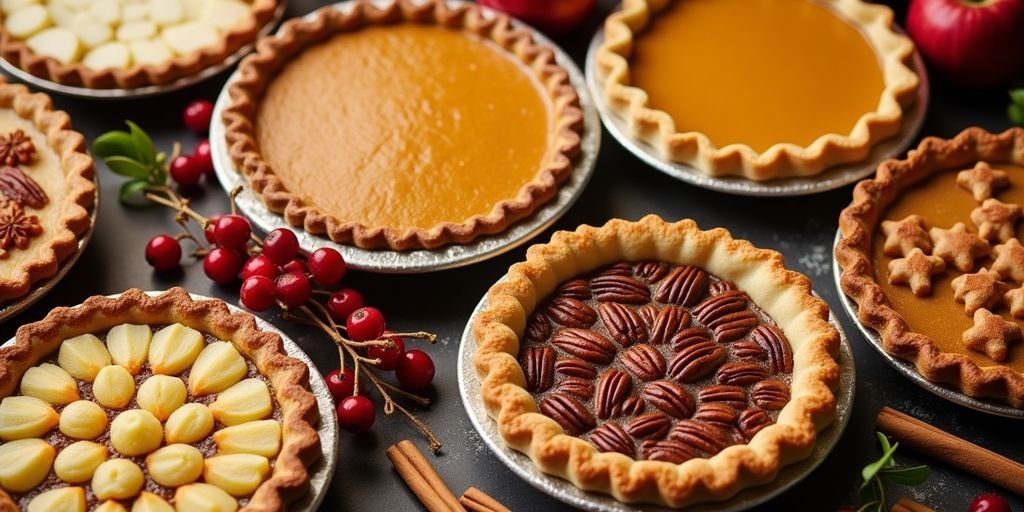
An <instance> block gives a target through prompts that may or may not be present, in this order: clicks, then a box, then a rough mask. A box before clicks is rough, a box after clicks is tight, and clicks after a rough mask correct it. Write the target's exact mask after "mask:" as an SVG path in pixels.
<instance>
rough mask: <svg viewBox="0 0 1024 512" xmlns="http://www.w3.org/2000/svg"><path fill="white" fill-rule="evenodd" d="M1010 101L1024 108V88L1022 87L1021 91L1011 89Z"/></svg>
mask: <svg viewBox="0 0 1024 512" xmlns="http://www.w3.org/2000/svg"><path fill="white" fill-rule="evenodd" d="M1010 99H1011V100H1013V102H1014V103H1016V104H1018V105H1021V106H1024V87H1021V88H1020V89H1011V90H1010Z"/></svg>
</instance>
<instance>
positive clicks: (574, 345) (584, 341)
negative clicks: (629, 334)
mask: <svg viewBox="0 0 1024 512" xmlns="http://www.w3.org/2000/svg"><path fill="white" fill-rule="evenodd" d="M551 344H552V345H554V346H556V347H558V348H560V349H562V350H564V351H566V352H568V353H570V354H572V355H574V356H576V357H578V358H580V359H583V360H584V361H588V362H591V363H596V364H608V363H610V362H612V360H613V359H615V350H616V349H615V345H613V344H612V342H610V341H608V339H607V338H605V337H604V336H601V335H600V334H598V333H596V332H594V331H590V330H587V329H575V328H572V327H570V328H568V329H561V330H559V331H557V332H556V333H555V334H554V335H553V336H551Z"/></svg>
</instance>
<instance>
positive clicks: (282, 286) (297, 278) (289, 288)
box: [274, 272, 313, 308]
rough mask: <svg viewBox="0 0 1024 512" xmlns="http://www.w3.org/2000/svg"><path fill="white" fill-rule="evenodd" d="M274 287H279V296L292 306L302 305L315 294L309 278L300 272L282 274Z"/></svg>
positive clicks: (287, 304)
mask: <svg viewBox="0 0 1024 512" xmlns="http://www.w3.org/2000/svg"><path fill="white" fill-rule="evenodd" d="M274 287H275V288H276V289H277V298H279V299H281V302H283V303H284V304H285V305H286V306H288V307H290V308H297V307H299V306H302V305H303V304H305V303H306V301H308V300H309V297H310V296H312V295H313V286H312V285H311V284H310V282H309V278H308V277H306V274H300V273H298V272H287V273H284V274H281V275H280V276H278V277H277V279H275V280H274Z"/></svg>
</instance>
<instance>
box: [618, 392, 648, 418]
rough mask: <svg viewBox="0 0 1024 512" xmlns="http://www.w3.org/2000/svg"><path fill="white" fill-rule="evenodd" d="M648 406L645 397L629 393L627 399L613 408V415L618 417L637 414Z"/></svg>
mask: <svg viewBox="0 0 1024 512" xmlns="http://www.w3.org/2000/svg"><path fill="white" fill-rule="evenodd" d="M645 408H647V402H644V399H643V398H640V397H638V396H636V395H629V396H627V397H626V399H625V400H623V401H621V402H619V403H618V404H616V405H615V407H614V408H612V417H613V418H618V417H619V416H635V415H637V414H640V413H642V412H644V409H645Z"/></svg>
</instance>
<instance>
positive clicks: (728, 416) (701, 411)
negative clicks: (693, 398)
mask: <svg viewBox="0 0 1024 512" xmlns="http://www.w3.org/2000/svg"><path fill="white" fill-rule="evenodd" d="M739 415H740V412H739V411H738V410H736V408H735V407H733V406H731V405H729V404H726V403H722V402H705V403H702V404H700V408H698V409H697V412H695V413H693V419H695V420H698V421H703V422H705V423H709V424H712V425H716V426H718V427H721V428H728V427H731V426H732V425H734V424H735V423H736V420H737V418H739Z"/></svg>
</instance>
